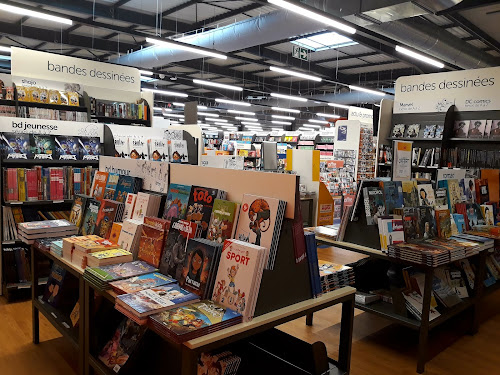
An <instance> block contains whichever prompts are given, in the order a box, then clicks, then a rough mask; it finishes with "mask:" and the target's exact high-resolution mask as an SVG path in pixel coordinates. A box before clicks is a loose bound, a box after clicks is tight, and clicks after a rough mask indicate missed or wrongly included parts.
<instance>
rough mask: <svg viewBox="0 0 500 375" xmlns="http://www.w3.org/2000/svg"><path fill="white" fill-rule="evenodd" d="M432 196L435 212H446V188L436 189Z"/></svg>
mask: <svg viewBox="0 0 500 375" xmlns="http://www.w3.org/2000/svg"><path fill="white" fill-rule="evenodd" d="M434 195H435V202H434V206H435V207H436V210H448V209H449V207H448V190H446V188H437V189H436V192H435V194H434Z"/></svg>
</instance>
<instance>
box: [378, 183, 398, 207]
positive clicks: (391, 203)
mask: <svg viewBox="0 0 500 375" xmlns="http://www.w3.org/2000/svg"><path fill="white" fill-rule="evenodd" d="M380 187H381V188H382V191H383V192H384V201H385V209H386V214H388V215H390V214H392V213H394V209H395V208H401V207H403V205H404V198H403V186H402V184H401V181H381V182H380Z"/></svg>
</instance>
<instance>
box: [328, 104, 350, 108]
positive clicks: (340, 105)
mask: <svg viewBox="0 0 500 375" xmlns="http://www.w3.org/2000/svg"><path fill="white" fill-rule="evenodd" d="M328 105H329V106H330V107H335V108H342V109H349V106H348V105H345V104H337V103H328Z"/></svg>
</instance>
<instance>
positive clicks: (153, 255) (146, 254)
mask: <svg viewBox="0 0 500 375" xmlns="http://www.w3.org/2000/svg"><path fill="white" fill-rule="evenodd" d="M164 243H165V231H164V230H160V229H157V228H155V227H152V226H150V225H143V226H142V235H141V239H140V241H139V252H138V254H137V259H138V260H143V261H145V262H146V263H149V264H150V265H152V266H154V267H157V268H158V267H159V265H160V259H161V254H162V252H163V245H164Z"/></svg>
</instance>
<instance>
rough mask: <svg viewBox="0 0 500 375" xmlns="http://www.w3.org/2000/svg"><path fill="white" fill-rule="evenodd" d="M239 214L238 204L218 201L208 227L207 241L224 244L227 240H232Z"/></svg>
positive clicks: (215, 203) (215, 202)
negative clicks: (237, 214)
mask: <svg viewBox="0 0 500 375" xmlns="http://www.w3.org/2000/svg"><path fill="white" fill-rule="evenodd" d="M237 212H238V203H236V202H230V201H226V200H223V199H216V200H215V201H214V206H213V209H212V217H211V218H210V224H209V226H208V233H207V239H209V240H210V241H215V242H218V243H223V242H224V241H225V240H226V239H228V238H232V234H233V228H234V227H235V221H236V220H235V219H236V213H237Z"/></svg>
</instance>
